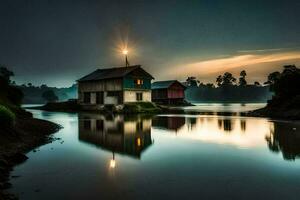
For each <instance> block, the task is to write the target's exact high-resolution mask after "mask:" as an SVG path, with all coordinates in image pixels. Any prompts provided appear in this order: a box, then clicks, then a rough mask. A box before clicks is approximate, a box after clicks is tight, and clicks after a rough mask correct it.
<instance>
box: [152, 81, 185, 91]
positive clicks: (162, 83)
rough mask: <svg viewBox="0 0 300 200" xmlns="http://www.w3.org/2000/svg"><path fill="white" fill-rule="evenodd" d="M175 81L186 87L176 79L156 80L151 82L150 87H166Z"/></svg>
mask: <svg viewBox="0 0 300 200" xmlns="http://www.w3.org/2000/svg"><path fill="white" fill-rule="evenodd" d="M176 82H177V83H179V84H180V85H182V87H184V88H186V87H185V86H184V85H183V84H182V83H180V82H179V81H177V80H169V81H156V82H154V83H152V84H151V89H166V88H169V87H170V86H171V85H172V84H173V83H176Z"/></svg>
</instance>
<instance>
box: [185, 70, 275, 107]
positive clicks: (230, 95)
mask: <svg viewBox="0 0 300 200" xmlns="http://www.w3.org/2000/svg"><path fill="white" fill-rule="evenodd" d="M246 76H247V73H246V71H245V70H243V71H241V73H240V77H239V78H235V77H234V76H233V75H232V74H231V73H230V72H225V73H224V74H223V75H219V76H218V77H217V78H216V83H215V84H214V83H207V84H204V83H201V81H199V80H197V79H196V77H188V78H187V80H186V82H185V85H186V86H187V89H186V91H185V96H186V100H187V101H190V102H203V103H205V102H231V103H233V102H245V103H246V102H267V101H268V100H269V99H271V98H272V91H270V86H269V85H270V84H269V79H268V80H267V81H266V82H265V83H264V84H261V83H259V82H254V83H253V84H248V82H247V80H246Z"/></svg>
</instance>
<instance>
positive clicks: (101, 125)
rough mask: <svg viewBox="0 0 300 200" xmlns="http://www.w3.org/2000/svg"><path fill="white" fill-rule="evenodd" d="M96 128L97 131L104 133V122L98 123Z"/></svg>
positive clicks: (98, 121)
mask: <svg viewBox="0 0 300 200" xmlns="http://www.w3.org/2000/svg"><path fill="white" fill-rule="evenodd" d="M96 128H97V131H103V128H104V123H103V120H97V121H96Z"/></svg>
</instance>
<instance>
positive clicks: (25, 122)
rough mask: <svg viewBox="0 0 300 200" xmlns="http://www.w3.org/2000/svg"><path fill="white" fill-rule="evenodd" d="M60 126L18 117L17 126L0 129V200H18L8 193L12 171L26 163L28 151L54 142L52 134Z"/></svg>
mask: <svg viewBox="0 0 300 200" xmlns="http://www.w3.org/2000/svg"><path fill="white" fill-rule="evenodd" d="M59 128H60V126H59V125H57V124H55V123H52V122H49V121H45V120H40V119H35V118H32V117H18V118H17V119H16V122H15V126H14V127H13V128H9V129H4V128H1V129H0V199H1V200H2V199H3V200H6V199H17V197H15V196H14V195H13V194H9V193H7V192H6V189H8V188H9V187H10V186H11V185H10V183H9V179H10V178H16V177H10V171H12V169H13V167H14V166H16V165H18V164H21V163H22V162H24V161H26V160H27V159H28V158H27V156H26V155H25V154H26V153H27V152H28V151H30V150H32V149H34V148H36V147H38V146H40V145H42V144H46V143H49V142H51V141H52V140H53V138H52V137H51V134H53V133H55V132H56V131H58V130H59Z"/></svg>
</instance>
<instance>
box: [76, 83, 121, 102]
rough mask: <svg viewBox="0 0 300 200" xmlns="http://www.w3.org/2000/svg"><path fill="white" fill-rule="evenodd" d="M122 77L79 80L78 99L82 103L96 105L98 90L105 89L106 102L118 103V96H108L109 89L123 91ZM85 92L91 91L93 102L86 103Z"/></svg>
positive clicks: (104, 98)
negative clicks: (88, 80)
mask: <svg viewBox="0 0 300 200" xmlns="http://www.w3.org/2000/svg"><path fill="white" fill-rule="evenodd" d="M122 85H123V83H122V79H109V80H101V81H90V82H79V83H78V101H79V103H80V104H81V105H96V92H101V91H104V94H103V100H104V104H114V105H116V104H118V97H117V96H107V91H120V92H121V91H122V88H123V87H122ZM84 92H90V93H91V102H90V103H89V104H86V103H84Z"/></svg>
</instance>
